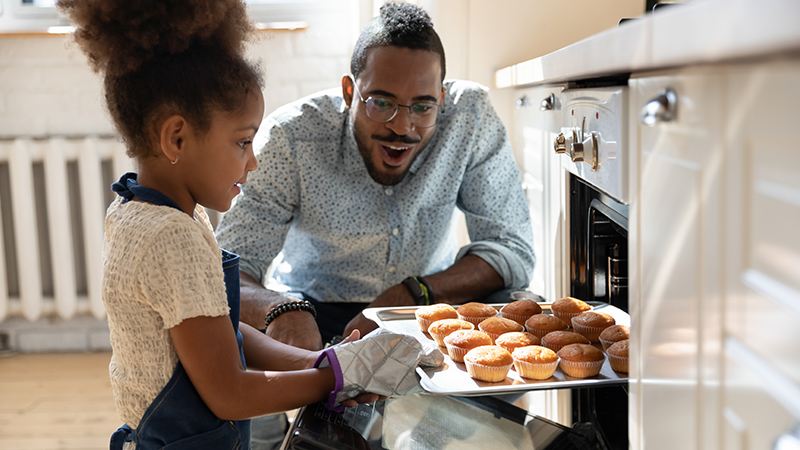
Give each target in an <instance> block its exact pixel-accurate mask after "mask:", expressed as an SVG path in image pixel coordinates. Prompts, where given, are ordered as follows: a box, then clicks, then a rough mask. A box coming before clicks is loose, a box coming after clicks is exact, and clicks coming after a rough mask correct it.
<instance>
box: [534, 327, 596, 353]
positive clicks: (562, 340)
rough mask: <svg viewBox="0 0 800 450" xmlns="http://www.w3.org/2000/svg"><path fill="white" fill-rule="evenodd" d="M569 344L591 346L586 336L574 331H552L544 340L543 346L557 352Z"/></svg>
mask: <svg viewBox="0 0 800 450" xmlns="http://www.w3.org/2000/svg"><path fill="white" fill-rule="evenodd" d="M569 344H591V342H590V341H589V339H587V338H586V336H584V335H582V334H579V333H575V332H574V331H551V332H549V333H547V334H545V335H544V337H543V338H542V345H544V346H545V347H547V348H549V349H550V350H553V351H554V352H557V351H559V350H561V348H562V347H564V346H565V345H569Z"/></svg>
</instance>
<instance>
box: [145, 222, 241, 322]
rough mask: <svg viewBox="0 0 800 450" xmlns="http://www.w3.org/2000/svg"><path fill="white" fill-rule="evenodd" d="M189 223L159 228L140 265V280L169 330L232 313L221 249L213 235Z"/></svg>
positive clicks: (147, 298)
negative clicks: (184, 323)
mask: <svg viewBox="0 0 800 450" xmlns="http://www.w3.org/2000/svg"><path fill="white" fill-rule="evenodd" d="M205 234H206V235H207V236H204V233H203V230H202V229H201V228H200V227H199V226H198V227H187V226H186V224H179V223H174V224H168V225H166V226H164V227H162V228H161V229H159V230H158V231H157V232H156V234H155V236H154V238H153V241H152V245H151V246H150V248H149V249H148V250H147V252H146V253H145V255H144V257H143V259H142V261H141V265H140V267H139V276H138V280H139V281H138V282H139V286H140V289H141V291H142V293H143V294H144V295H143V298H144V299H145V301H147V302H149V303H150V305H149V306H150V307H151V308H153V310H155V311H156V312H157V313H158V314H159V315H160V316H161V318H162V320H163V323H164V328H165V329H169V328H172V327H174V326H176V325H178V324H180V323H181V322H182V321H183V320H185V319H189V318H192V317H200V316H207V317H217V316H224V315H228V314H229V312H230V309H229V308H228V301H227V297H226V295H225V281H224V278H223V274H222V261H221V259H222V258H221V255H220V252H219V248H217V247H216V244H215V243H214V242H213V240H214V239H213V235H212V234H211V233H210V232H206V233H205Z"/></svg>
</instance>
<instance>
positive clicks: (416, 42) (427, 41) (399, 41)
mask: <svg viewBox="0 0 800 450" xmlns="http://www.w3.org/2000/svg"><path fill="white" fill-rule="evenodd" d="M390 45H392V46H395V47H406V48H410V49H418V50H427V51H430V52H434V53H438V54H439V56H440V57H441V65H442V80H444V70H445V64H444V47H443V46H442V41H441V40H440V39H439V35H438V34H437V33H436V31H435V30H434V29H433V22H432V21H431V18H430V16H428V13H426V12H425V10H423V9H422V8H420V7H419V6H416V5H412V4H410V3H386V4H384V5H383V6H381V9H380V15H378V16H377V17H374V18H372V20H370V21H369V22H368V23H367V25H366V26H365V27H364V29H363V30H361V35H360V36H359V37H358V41H357V42H356V46H355V48H354V49H353V57H352V58H351V59H350V73H352V74H353V77H355V78H358V73H359V72H360V71H361V69H363V68H364V66H365V64H366V62H367V50H369V49H371V48H374V47H386V46H390Z"/></svg>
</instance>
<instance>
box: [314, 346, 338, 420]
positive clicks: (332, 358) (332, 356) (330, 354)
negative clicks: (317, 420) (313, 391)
mask: <svg viewBox="0 0 800 450" xmlns="http://www.w3.org/2000/svg"><path fill="white" fill-rule="evenodd" d="M326 358H327V359H328V363H329V364H330V366H331V368H333V374H334V376H335V377H336V384H335V386H334V389H333V390H332V391H331V393H330V395H329V396H328V401H326V402H325V403H323V405H324V406H325V407H326V408H328V409H330V410H331V411H334V412H342V411H344V406H342V405H339V406H336V394H338V393H339V392H341V391H342V388H343V387H344V381H343V380H342V367H341V366H340V365H339V358H337V357H336V352H335V351H333V348H328V349H327V350H323V351H322V353H320V355H319V356H318V357H317V360H316V361H314V367H319V365H320V364H322V362H323V361H325V359H326Z"/></svg>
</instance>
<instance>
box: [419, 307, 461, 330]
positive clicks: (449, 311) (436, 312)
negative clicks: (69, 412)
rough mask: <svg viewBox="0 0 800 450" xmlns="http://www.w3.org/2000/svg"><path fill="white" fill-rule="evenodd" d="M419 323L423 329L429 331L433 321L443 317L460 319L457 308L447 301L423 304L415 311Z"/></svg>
mask: <svg viewBox="0 0 800 450" xmlns="http://www.w3.org/2000/svg"><path fill="white" fill-rule="evenodd" d="M414 316H416V318H417V323H418V324H419V328H420V329H421V330H422V331H428V328H429V327H430V326H431V324H432V323H433V322H436V321H437V320H442V319H458V313H457V312H456V309H455V308H453V307H452V306H450V305H448V304H447V303H434V304H433V305H428V306H423V307H421V308H417V309H416V310H415V311H414Z"/></svg>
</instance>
